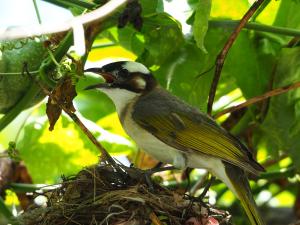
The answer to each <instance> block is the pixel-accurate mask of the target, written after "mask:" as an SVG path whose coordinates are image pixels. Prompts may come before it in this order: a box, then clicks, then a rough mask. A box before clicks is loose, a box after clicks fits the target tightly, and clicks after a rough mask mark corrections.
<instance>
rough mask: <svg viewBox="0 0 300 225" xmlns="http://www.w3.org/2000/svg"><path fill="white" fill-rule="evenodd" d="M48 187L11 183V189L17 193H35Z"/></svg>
mask: <svg viewBox="0 0 300 225" xmlns="http://www.w3.org/2000/svg"><path fill="white" fill-rule="evenodd" d="M47 186H48V185H45V184H24V183H10V184H9V188H11V189H12V190H13V191H14V192H17V193H27V192H35V191H37V190H40V189H42V188H44V187H47Z"/></svg>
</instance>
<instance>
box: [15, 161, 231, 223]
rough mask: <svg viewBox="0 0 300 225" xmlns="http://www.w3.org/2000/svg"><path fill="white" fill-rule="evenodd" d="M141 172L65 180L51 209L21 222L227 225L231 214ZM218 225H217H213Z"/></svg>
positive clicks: (94, 171)
mask: <svg viewBox="0 0 300 225" xmlns="http://www.w3.org/2000/svg"><path fill="white" fill-rule="evenodd" d="M144 178H145V176H144V174H143V172H142V171H141V170H138V169H134V168H128V167H123V166H120V167H119V168H116V167H113V166H111V165H109V164H100V165H95V166H92V167H89V168H86V169H83V170H82V171H80V172H79V173H78V174H77V175H76V176H74V177H70V178H65V179H64V181H63V182H62V184H61V185H60V187H59V188H57V189H54V190H52V191H49V192H47V193H45V195H46V196H47V198H48V202H47V206H46V207H37V206H32V207H31V208H30V209H29V210H27V211H26V212H25V213H23V214H22V215H21V216H20V217H19V222H20V223H21V224H26V225H42V224H43V225H50V224H51V225H54V224H55V225H62V224H63V225H67V224H77V225H78V224H80V225H96V224H97V225H102V224H105V225H107V224H111V225H133V224H135V225H143V224H145V225H147V224H149V225H150V224H153V225H167V224H168V225H169V224H170V225H171V224H172V225H173V224H174V225H177V224H178V225H181V224H185V225H190V224H191V225H197V224H199V225H206V224H207V225H208V224H227V220H228V214H227V213H225V212H223V211H220V210H216V209H213V208H211V207H207V206H205V207H204V206H202V204H201V203H200V202H197V201H194V200H191V198H189V197H187V196H184V195H181V194H179V193H177V192H176V191H171V190H168V189H166V188H165V187H162V186H160V185H158V184H156V183H154V184H153V185H150V187H149V185H148V184H147V182H146V179H144ZM211 221H215V223H211Z"/></svg>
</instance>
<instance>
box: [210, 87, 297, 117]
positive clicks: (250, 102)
mask: <svg viewBox="0 0 300 225" xmlns="http://www.w3.org/2000/svg"><path fill="white" fill-rule="evenodd" d="M299 87H300V82H296V83H294V84H291V85H287V86H284V87H280V88H276V89H273V90H272V91H268V92H266V93H265V94H263V95H260V96H256V97H253V98H250V99H248V100H247V101H245V102H243V103H241V104H239V105H236V106H232V107H229V108H227V109H225V110H223V111H221V112H219V113H217V114H216V115H214V118H218V117H220V116H222V115H224V114H226V113H231V112H234V111H237V110H239V109H242V108H245V107H248V106H250V105H253V104H255V103H258V102H261V101H263V100H265V99H267V98H270V97H273V96H276V95H280V94H283V93H286V92H288V91H290V90H293V89H296V88H299Z"/></svg>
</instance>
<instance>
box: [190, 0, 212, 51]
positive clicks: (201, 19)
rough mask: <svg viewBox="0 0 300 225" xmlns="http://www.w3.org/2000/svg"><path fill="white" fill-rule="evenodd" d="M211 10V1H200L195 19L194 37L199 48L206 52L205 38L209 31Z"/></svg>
mask: <svg viewBox="0 0 300 225" xmlns="http://www.w3.org/2000/svg"><path fill="white" fill-rule="evenodd" d="M210 10H211V0H199V2H198V4H197V7H196V9H195V19H194V23H193V35H194V39H195V41H196V43H197V46H198V47H199V48H200V49H201V50H202V51H203V52H204V53H207V50H206V49H205V47H204V38H205V35H206V32H207V29H208V19H209V15H210Z"/></svg>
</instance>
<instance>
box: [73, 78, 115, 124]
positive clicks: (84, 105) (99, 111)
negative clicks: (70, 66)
mask: <svg viewBox="0 0 300 225" xmlns="http://www.w3.org/2000/svg"><path fill="white" fill-rule="evenodd" d="M96 83H99V78H96V77H92V76H85V77H84V78H81V79H79V82H78V83H77V84H76V91H77V94H78V95H77V96H76V98H75V105H76V108H77V110H78V111H79V112H80V113H81V114H82V115H83V116H84V117H85V118H87V119H90V120H92V121H97V120H99V119H100V118H102V117H103V116H105V115H108V114H110V113H112V112H114V111H115V107H114V105H113V103H112V101H111V100H110V99H109V98H108V97H107V96H106V95H105V94H103V93H102V92H100V91H97V90H88V91H85V90H83V89H84V88H86V87H87V86H89V85H92V84H96ZM95 103H96V104H95Z"/></svg>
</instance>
